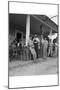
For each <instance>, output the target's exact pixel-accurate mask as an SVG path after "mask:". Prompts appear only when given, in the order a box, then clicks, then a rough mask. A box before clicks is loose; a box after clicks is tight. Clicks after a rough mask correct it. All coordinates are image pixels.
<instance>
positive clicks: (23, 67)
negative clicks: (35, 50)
mask: <svg viewBox="0 0 60 90" xmlns="http://www.w3.org/2000/svg"><path fill="white" fill-rule="evenodd" d="M36 61H37V62H36V63H34V61H33V60H29V61H19V60H16V61H12V62H9V76H27V75H48V74H56V73H57V66H58V65H57V61H58V59H57V57H50V58H49V57H48V58H47V59H42V58H39V59H37V60H36Z"/></svg>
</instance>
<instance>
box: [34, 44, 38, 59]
mask: <svg viewBox="0 0 60 90" xmlns="http://www.w3.org/2000/svg"><path fill="white" fill-rule="evenodd" d="M34 46H35V51H36V56H37V58H38V44H37V43H35V44H34Z"/></svg>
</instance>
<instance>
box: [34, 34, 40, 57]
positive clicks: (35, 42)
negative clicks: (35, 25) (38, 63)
mask: <svg viewBox="0 0 60 90" xmlns="http://www.w3.org/2000/svg"><path fill="white" fill-rule="evenodd" d="M33 42H34V46H35V51H36V56H37V58H38V46H39V43H40V40H39V38H38V37H37V35H36V34H35V36H34V39H33Z"/></svg>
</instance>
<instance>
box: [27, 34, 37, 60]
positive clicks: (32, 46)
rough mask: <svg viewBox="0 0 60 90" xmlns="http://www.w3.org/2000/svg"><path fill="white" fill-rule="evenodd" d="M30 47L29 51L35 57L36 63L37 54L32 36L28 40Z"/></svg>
mask: <svg viewBox="0 0 60 90" xmlns="http://www.w3.org/2000/svg"><path fill="white" fill-rule="evenodd" d="M28 46H29V50H30V52H31V54H32V56H33V59H34V61H36V52H35V49H34V44H33V40H32V37H31V36H30V37H29V40H28Z"/></svg>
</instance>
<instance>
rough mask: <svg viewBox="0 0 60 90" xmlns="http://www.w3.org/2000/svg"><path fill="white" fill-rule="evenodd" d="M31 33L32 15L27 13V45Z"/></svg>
mask: <svg viewBox="0 0 60 90" xmlns="http://www.w3.org/2000/svg"><path fill="white" fill-rule="evenodd" d="M29 35H30V15H27V19H26V46H27V45H28V40H29Z"/></svg>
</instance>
